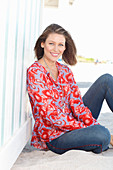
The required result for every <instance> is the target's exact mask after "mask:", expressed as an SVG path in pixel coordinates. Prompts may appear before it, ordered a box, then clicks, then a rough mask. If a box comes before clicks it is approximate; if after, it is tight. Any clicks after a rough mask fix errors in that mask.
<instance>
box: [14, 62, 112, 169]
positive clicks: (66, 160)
mask: <svg viewBox="0 0 113 170" xmlns="http://www.w3.org/2000/svg"><path fill="white" fill-rule="evenodd" d="M112 68H113V65H97V66H95V65H94V64H78V65H77V66H76V67H72V70H73V72H74V75H75V77H76V78H75V79H76V81H77V82H78V85H79V87H80V90H81V93H82V95H83V94H84V93H85V91H86V90H87V89H88V88H89V86H90V85H91V83H92V82H94V81H95V80H96V79H97V78H98V77H99V76H100V75H102V74H103V73H111V74H112V70H113V69H112ZM90 73H91V74H90ZM112 75H113V74H112ZM98 121H99V122H100V124H102V125H104V126H106V127H107V128H108V129H109V130H110V132H111V133H112V134H113V113H112V112H111V111H110V110H109V108H108V106H107V105H106V103H105V102H104V105H103V107H102V110H101V114H100V116H99V119H98ZM11 170H113V148H112V147H111V146H110V149H109V150H107V151H106V152H103V153H101V154H94V153H92V152H85V151H74V150H73V151H68V152H66V153H64V154H63V155H57V154H55V153H52V152H51V151H39V150H36V149H34V148H32V147H31V146H29V145H26V147H25V148H24V150H23V152H22V153H21V154H20V156H19V158H18V159H17V161H16V162H15V164H14V166H13V167H12V169H11Z"/></svg>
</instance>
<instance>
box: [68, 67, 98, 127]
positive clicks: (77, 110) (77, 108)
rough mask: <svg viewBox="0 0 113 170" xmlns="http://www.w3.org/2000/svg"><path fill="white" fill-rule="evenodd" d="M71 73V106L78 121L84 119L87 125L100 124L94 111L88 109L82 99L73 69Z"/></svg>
mask: <svg viewBox="0 0 113 170" xmlns="http://www.w3.org/2000/svg"><path fill="white" fill-rule="evenodd" d="M70 75H71V83H70V87H71V94H70V107H71V109H72V112H73V114H74V116H75V117H76V118H77V120H78V121H82V122H83V123H84V124H85V125H87V126H90V125H95V124H99V123H98V122H97V120H96V119H94V118H93V116H92V113H91V111H90V110H89V109H88V107H85V105H84V103H83V101H82V97H81V93H80V90H79V88H78V86H77V84H76V81H75V79H74V75H73V73H72V72H71V70H70Z"/></svg>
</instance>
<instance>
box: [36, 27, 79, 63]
mask: <svg viewBox="0 0 113 170" xmlns="http://www.w3.org/2000/svg"><path fill="white" fill-rule="evenodd" d="M51 33H57V34H61V35H63V36H64V37H65V39H66V44H65V46H66V50H65V51H64V53H63V55H62V59H63V60H64V62H65V63H67V64H69V65H75V64H76V63H77V59H76V53H77V50H76V46H75V43H74V41H73V39H72V37H71V35H70V34H69V33H68V31H66V30H65V29H64V28H62V27H61V26H60V25H57V24H51V25H49V26H48V27H47V28H46V29H45V30H44V31H43V33H42V34H41V35H40V37H39V38H38V40H37V41H36V44H35V47H34V51H35V55H36V57H37V59H38V60H39V59H41V58H42V57H43V55H44V49H43V48H42V47H41V43H42V42H45V41H46V39H47V37H48V36H49V34H51Z"/></svg>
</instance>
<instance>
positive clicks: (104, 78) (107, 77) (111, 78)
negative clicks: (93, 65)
mask: <svg viewBox="0 0 113 170" xmlns="http://www.w3.org/2000/svg"><path fill="white" fill-rule="evenodd" d="M98 80H100V81H102V82H103V83H106V84H108V83H109V82H111V81H113V76H112V75H111V74H109V73H106V74H103V75H102V76H100V77H99V79H98Z"/></svg>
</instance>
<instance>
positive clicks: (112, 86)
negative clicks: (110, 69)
mask: <svg viewBox="0 0 113 170" xmlns="http://www.w3.org/2000/svg"><path fill="white" fill-rule="evenodd" d="M104 99H105V100H106V102H107V104H108V106H109V108H110V109H111V111H112V112H113V76H112V75H110V74H104V75H102V76H101V77H99V78H98V79H97V80H96V81H95V82H94V83H93V85H92V86H91V87H90V88H89V90H88V91H87V92H86V94H85V95H84V96H83V102H84V105H85V106H87V107H88V108H89V109H90V110H91V112H92V114H93V117H94V118H95V119H97V118H98V116H99V113H100V110H101V107H102V103H103V101H104Z"/></svg>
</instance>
